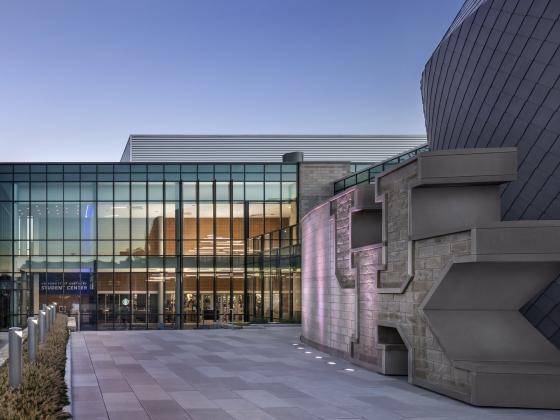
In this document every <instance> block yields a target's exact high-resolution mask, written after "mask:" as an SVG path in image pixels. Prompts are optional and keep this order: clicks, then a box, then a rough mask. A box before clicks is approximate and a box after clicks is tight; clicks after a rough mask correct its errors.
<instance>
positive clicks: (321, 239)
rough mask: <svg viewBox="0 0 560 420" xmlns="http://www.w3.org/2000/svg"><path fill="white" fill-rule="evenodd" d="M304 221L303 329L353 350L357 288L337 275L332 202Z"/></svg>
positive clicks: (329, 344) (343, 350)
mask: <svg viewBox="0 0 560 420" xmlns="http://www.w3.org/2000/svg"><path fill="white" fill-rule="evenodd" d="M305 220H306V222H305V223H303V224H302V225H301V233H302V277H303V278H305V279H306V281H302V329H303V335H304V337H305V338H306V339H307V340H309V341H312V342H313V343H315V344H317V345H319V346H323V347H324V348H328V349H331V350H332V351H334V352H337V354H349V352H350V343H351V337H352V331H353V330H354V328H355V311H354V305H353V303H354V301H355V290H354V289H342V288H341V287H340V286H339V284H338V281H337V279H336V275H335V246H334V243H335V230H334V221H333V218H332V217H331V214H330V202H326V203H324V204H322V205H320V206H318V207H316V208H315V209H314V210H313V211H312V212H311V213H309V214H308V215H307V216H306V218H305Z"/></svg>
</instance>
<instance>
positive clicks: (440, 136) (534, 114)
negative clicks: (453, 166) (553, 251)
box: [422, 0, 560, 220]
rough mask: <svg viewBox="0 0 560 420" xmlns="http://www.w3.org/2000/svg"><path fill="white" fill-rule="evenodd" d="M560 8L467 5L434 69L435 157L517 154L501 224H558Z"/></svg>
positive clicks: (539, 3) (427, 81) (531, 2)
mask: <svg viewBox="0 0 560 420" xmlns="http://www.w3.org/2000/svg"><path fill="white" fill-rule="evenodd" d="M559 16H560V2H558V1H555V0H550V1H549V0H519V1H505V0H471V1H467V2H466V3H465V4H464V6H463V8H462V9H461V11H460V12H459V14H458V15H457V18H456V19H455V21H454V22H453V24H452V25H451V27H450V29H449V30H448V32H447V33H446V35H445V36H444V38H443V40H442V41H441V43H440V44H439V46H438V47H437V48H436V50H435V52H434V54H433V55H432V57H431V58H430V60H429V61H428V63H427V65H426V68H425V70H424V73H423V75H422V96H423V101H424V113H425V117H426V128H427V132H428V141H429V143H430V146H431V148H432V150H439V149H455V148H471V147H506V146H515V147H517V148H518V151H519V175H518V180H517V181H516V182H512V183H510V184H509V185H508V186H507V187H506V188H505V190H504V191H503V201H502V202H503V206H502V212H503V217H504V219H506V220H517V219H560V140H559V139H558V137H559V136H560V112H559V106H560V51H559V48H558V47H559V46H560V22H559V21H558V17H559Z"/></svg>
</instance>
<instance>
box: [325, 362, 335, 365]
mask: <svg viewBox="0 0 560 420" xmlns="http://www.w3.org/2000/svg"><path fill="white" fill-rule="evenodd" d="M327 363H328V364H329V365H336V362H327Z"/></svg>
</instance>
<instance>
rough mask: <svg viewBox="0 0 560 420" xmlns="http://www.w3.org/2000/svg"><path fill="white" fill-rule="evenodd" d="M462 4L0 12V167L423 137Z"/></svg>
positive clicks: (92, 5) (147, 4)
mask: <svg viewBox="0 0 560 420" xmlns="http://www.w3.org/2000/svg"><path fill="white" fill-rule="evenodd" d="M462 3H463V0H390V1H386V0H165V1H156V0H118V1H115V0H95V1H91V0H48V1H47V0H29V1H7V0H6V1H0V161H4V162H9V161H100V162H101V161H118V160H119V159H120V156H121V154H122V151H123V149H124V146H125V144H126V141H127V139H128V136H129V135H130V134H343V133H344V134H403V133H405V134H421V133H425V126H424V117H423V113H422V102H421V95H420V77H421V73H422V70H423V68H424V66H425V64H426V61H427V60H428V58H429V57H430V55H431V54H432V52H433V50H434V49H435V47H436V46H437V44H438V43H439V41H440V40H441V38H442V36H443V34H444V33H445V31H446V29H447V28H448V27H449V24H450V23H451V21H452V20H453V18H454V17H455V15H456V14H457V12H458V10H459V8H460V7H461V5H462Z"/></svg>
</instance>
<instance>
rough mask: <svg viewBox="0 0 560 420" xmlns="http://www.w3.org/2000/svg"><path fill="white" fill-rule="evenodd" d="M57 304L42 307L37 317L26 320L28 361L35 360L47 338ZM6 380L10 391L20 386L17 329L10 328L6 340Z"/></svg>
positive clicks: (20, 337) (20, 351)
mask: <svg viewBox="0 0 560 420" xmlns="http://www.w3.org/2000/svg"><path fill="white" fill-rule="evenodd" d="M56 313H57V304H56V303H53V304H51V305H48V306H47V305H44V304H43V309H42V310H40V311H39V316H38V317H35V316H32V317H29V318H27V354H28V356H29V361H30V362H31V363H34V362H35V361H36V360H37V350H38V347H39V345H40V344H43V343H44V342H45V340H46V338H47V333H48V332H49V331H50V330H51V328H52V326H53V325H54V321H55V320H56ZM8 346H9V349H8V357H9V358H8V380H9V384H10V387H11V388H12V389H15V388H19V387H20V385H21V378H22V368H23V331H22V329H21V328H19V327H12V328H10V332H9V339H8Z"/></svg>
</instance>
